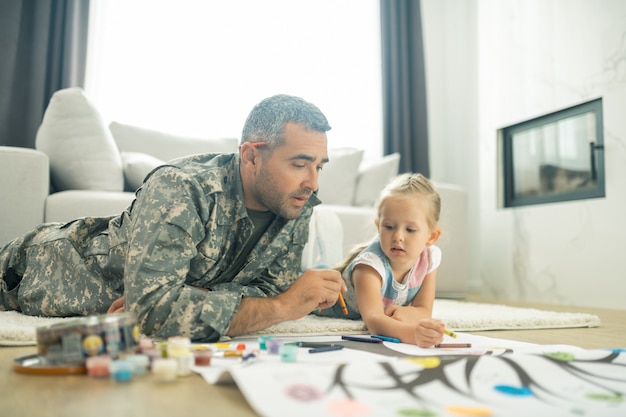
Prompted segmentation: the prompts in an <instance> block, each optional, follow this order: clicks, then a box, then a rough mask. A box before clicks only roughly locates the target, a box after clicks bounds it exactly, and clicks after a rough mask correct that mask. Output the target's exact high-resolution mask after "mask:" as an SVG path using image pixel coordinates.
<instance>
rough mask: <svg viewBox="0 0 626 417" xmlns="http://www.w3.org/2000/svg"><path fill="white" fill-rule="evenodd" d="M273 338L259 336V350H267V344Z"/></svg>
mask: <svg viewBox="0 0 626 417" xmlns="http://www.w3.org/2000/svg"><path fill="white" fill-rule="evenodd" d="M273 338H274V336H259V349H261V350H267V342H268V341H269V340H271V339H273Z"/></svg>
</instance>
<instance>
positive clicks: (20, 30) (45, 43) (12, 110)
mask: <svg viewBox="0 0 626 417" xmlns="http://www.w3.org/2000/svg"><path fill="white" fill-rule="evenodd" d="M88 22H89V0H2V1H0V57H1V58H0V145H7V146H21V147H26V148H34V147H35V136H36V134H37V128H38V127H39V125H40V124H41V119H42V117H43V113H44V111H45V109H46V107H47V105H48V102H49V100H50V97H51V96H52V94H53V93H54V92H55V91H57V90H59V89H61V88H67V87H84V80H85V63H86V53H87V27H88Z"/></svg>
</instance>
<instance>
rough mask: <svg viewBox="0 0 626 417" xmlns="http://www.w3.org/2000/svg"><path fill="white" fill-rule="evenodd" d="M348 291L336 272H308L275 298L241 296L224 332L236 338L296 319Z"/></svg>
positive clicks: (326, 305) (327, 304)
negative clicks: (239, 302)
mask: <svg viewBox="0 0 626 417" xmlns="http://www.w3.org/2000/svg"><path fill="white" fill-rule="evenodd" d="M347 290H348V288H347V287H346V284H345V283H344V282H343V278H341V274H340V273H339V272H338V271H335V270H332V269H311V270H308V271H306V272H305V273H304V274H302V275H301V276H300V278H298V279H297V280H296V281H295V282H294V283H293V284H292V285H291V287H289V289H288V290H286V291H285V292H284V293H282V294H279V295H277V296H275V297H268V298H263V297H244V298H243V299H242V300H241V304H240V305H239V308H238V309H237V312H236V313H235V316H234V317H233V320H232V322H231V323H230V327H229V329H228V331H227V333H226V334H227V335H228V336H231V337H233V336H239V335H241V334H246V333H251V332H254V331H257V330H261V329H265V328H266V327H269V326H273V325H275V324H278V323H282V322H284V321H288V320H297V319H299V318H302V317H304V316H306V315H307V314H309V313H310V312H312V311H313V310H315V309H317V308H328V307H331V306H333V305H334V304H335V303H336V302H337V299H338V297H339V293H340V292H344V291H347Z"/></svg>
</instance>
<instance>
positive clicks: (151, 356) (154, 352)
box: [143, 347, 163, 363]
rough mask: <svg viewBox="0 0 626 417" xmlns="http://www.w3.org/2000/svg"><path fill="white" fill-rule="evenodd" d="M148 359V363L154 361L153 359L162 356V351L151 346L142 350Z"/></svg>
mask: <svg viewBox="0 0 626 417" xmlns="http://www.w3.org/2000/svg"><path fill="white" fill-rule="evenodd" d="M143 354H144V355H146V356H147V357H148V358H149V359H150V363H152V362H154V360H155V359H161V358H163V351H162V350H161V349H158V348H156V347H155V348H152V349H149V350H146V351H144V352H143Z"/></svg>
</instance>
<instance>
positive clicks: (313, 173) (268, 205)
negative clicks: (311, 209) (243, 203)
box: [249, 123, 328, 220]
mask: <svg viewBox="0 0 626 417" xmlns="http://www.w3.org/2000/svg"><path fill="white" fill-rule="evenodd" d="M260 151H261V154H262V155H263V157H262V161H261V166H260V168H259V170H258V172H257V175H256V178H255V187H254V190H253V197H254V200H255V202H256V203H257V204H258V205H259V207H257V208H254V207H249V208H253V209H256V210H260V211H263V210H270V211H272V212H273V213H275V214H277V215H278V216H281V217H284V218H286V219H289V220H291V219H295V218H296V217H298V216H299V215H300V213H301V212H302V209H303V207H304V205H305V204H306V202H307V200H308V199H309V197H310V196H311V193H313V192H314V191H316V190H317V188H318V177H319V173H320V171H321V169H322V167H323V166H324V164H325V163H326V162H328V149H327V138H326V133H324V132H315V131H311V130H307V129H305V128H304V127H303V126H302V125H299V124H295V123H288V124H287V125H286V126H285V144H284V145H282V146H279V147H277V148H275V149H274V151H273V152H272V153H271V154H270V153H269V152H267V153H264V152H263V150H260Z"/></svg>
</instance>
